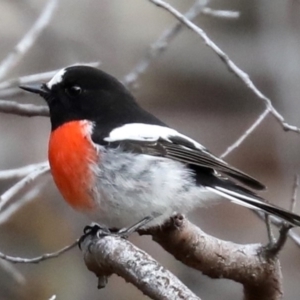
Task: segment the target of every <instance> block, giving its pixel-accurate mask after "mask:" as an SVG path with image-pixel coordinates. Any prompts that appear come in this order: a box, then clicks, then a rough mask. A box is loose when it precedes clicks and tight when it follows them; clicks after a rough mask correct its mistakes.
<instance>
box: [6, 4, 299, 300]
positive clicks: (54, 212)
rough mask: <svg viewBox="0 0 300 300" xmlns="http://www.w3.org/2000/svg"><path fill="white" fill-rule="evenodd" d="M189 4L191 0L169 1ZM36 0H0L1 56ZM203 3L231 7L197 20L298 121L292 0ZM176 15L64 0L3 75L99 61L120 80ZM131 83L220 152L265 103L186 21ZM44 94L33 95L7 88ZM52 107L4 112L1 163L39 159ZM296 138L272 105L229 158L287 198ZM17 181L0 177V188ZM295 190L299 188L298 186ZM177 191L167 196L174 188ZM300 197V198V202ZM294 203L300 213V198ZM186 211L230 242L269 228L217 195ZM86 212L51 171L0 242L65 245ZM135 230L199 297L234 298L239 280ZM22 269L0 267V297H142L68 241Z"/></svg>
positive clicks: (286, 268) (284, 201) (285, 262)
mask: <svg viewBox="0 0 300 300" xmlns="http://www.w3.org/2000/svg"><path fill="white" fill-rule="evenodd" d="M169 2H170V3H171V4H172V5H174V6H175V7H177V8H178V9H179V10H180V11H182V12H185V11H186V10H187V9H188V8H189V7H190V6H191V5H192V4H193V3H194V1H187V0H186V1H180V0H177V1H175V0H172V1H171V0H170V1H169ZM45 4H46V1H44V0H0V24H1V26H0V36H1V43H0V60H2V59H3V58H5V57H6V55H7V54H8V53H9V52H10V51H11V50H12V49H13V47H14V46H15V45H16V44H17V42H18V41H19V40H20V39H21V38H22V37H23V36H24V34H25V33H26V32H27V31H28V30H29V29H30V27H31V26H32V24H33V22H34V20H35V19H36V18H37V17H38V16H39V14H40V12H41V10H42V9H43V7H44V5H45ZM209 7H211V8H215V9H225V10H236V11H239V12H240V17H239V18H238V19H232V20H231V19H220V18H214V17H211V16H205V15H200V16H199V17H197V19H196V20H195V22H196V23H197V24H199V25H200V26H201V27H202V28H203V29H204V30H205V31H206V32H207V33H208V35H209V36H210V37H211V38H212V39H213V40H214V41H215V42H216V43H217V44H218V45H219V46H220V47H221V48H222V49H223V50H224V51H225V52H226V53H228V54H229V56H230V57H231V59H232V60H233V61H234V62H235V63H236V64H237V65H238V66H239V67H240V68H242V69H243V70H245V71H246V72H247V73H248V74H249V75H250V76H251V78H252V79H253V80H254V82H255V84H256V85H257V86H258V88H259V89H260V90H261V91H262V92H263V93H264V94H265V95H267V96H268V97H270V98H271V99H272V102H273V104H274V106H275V107H276V108H277V109H278V110H279V111H280V112H281V113H282V115H283V116H284V117H285V118H286V121H287V122H288V123H290V124H293V125H297V126H298V127H299V126H300V120H299V111H300V101H299V100H300V99H299V95H300V84H299V82H300V81H299V80H300V35H299V32H300V1H299V0H287V1H280V0H273V1H269V0H253V1H247V0H222V1H221V0H214V1H211V2H210V3H209ZM175 22H176V21H175V20H174V18H173V17H171V16H170V15H169V14H168V13H166V12H165V11H163V10H162V9H160V8H158V7H156V6H154V5H153V4H151V3H150V2H149V1H146V0H144V1H136V0H126V1H125V0H109V1H108V0H101V1H100V0H98V1H93V0H86V1H79V0H62V1H60V2H59V7H58V9H57V11H56V12H55V15H54V17H53V20H52V21H51V23H50V25H49V26H48V27H47V29H46V30H45V31H44V32H43V34H42V35H41V36H40V37H39V39H38V40H37V42H36V43H35V45H34V46H33V47H32V48H31V50H30V51H29V52H28V53H27V54H26V55H25V56H24V58H23V59H22V61H21V63H20V64H19V65H18V66H17V67H16V68H14V69H13V70H12V71H11V72H10V74H9V76H7V78H6V79H8V78H14V77H18V76H21V75H28V74H34V73H39V72H44V71H48V70H53V69H57V68H61V67H64V66H66V65H70V64H73V63H76V62H90V61H101V63H102V64H101V68H102V69H103V70H105V71H107V72H109V73H111V74H113V75H114V76H116V77H117V78H119V79H122V78H123V77H124V76H125V75H126V74H127V73H128V72H129V71H131V70H132V68H133V67H134V66H135V64H136V63H137V62H138V61H139V60H140V59H141V58H142V57H143V56H144V55H145V53H146V51H147V50H148V48H149V45H150V44H151V43H153V42H154V41H155V40H156V39H157V38H158V37H159V36H160V35H161V33H162V32H163V30H165V29H166V28H168V27H169V26H171V25H173V24H174V23H175ZM138 84H139V87H138V89H136V90H135V91H134V94H135V96H136V97H137V99H138V102H139V103H140V104H141V105H142V106H143V107H145V108H146V109H148V110H149V111H151V112H152V113H154V114H156V115H157V116H159V117H160V118H161V119H162V120H164V121H165V122H166V123H167V124H169V125H171V126H173V127H175V128H176V129H178V130H179V131H180V132H182V133H185V134H188V135H189V136H190V137H192V138H194V139H196V140H198V141H199V142H201V143H202V144H204V145H206V146H207V147H208V148H209V149H210V150H211V151H212V152H213V153H215V154H217V155H220V154H221V153H223V152H224V151H225V149H226V148H227V147H228V146H229V145H231V144H232V143H233V142H234V141H235V140H236V139H237V138H238V137H239V136H240V135H241V134H242V133H243V132H244V131H245V130H246V129H247V128H248V127H249V126H250V125H251V124H252V123H253V122H254V120H255V119H256V118H257V116H258V115H259V114H260V113H261V112H262V111H263V109H264V105H263V103H262V102H261V101H260V100H259V99H257V98H256V97H255V96H254V95H253V93H252V92H251V91H249V90H248V89H247V88H246V87H245V85H244V84H242V83H241V82H240V81H239V80H238V79H237V78H236V77H235V76H234V75H233V74H231V73H230V72H228V70H227V69H226V67H225V66H224V64H223V63H222V62H221V61H220V59H219V58H218V57H217V56H216V55H215V54H214V53H213V52H212V51H211V50H210V49H209V48H208V47H206V46H205V44H204V43H203V42H202V41H201V40H200V38H199V37H198V36H197V35H196V34H195V33H193V32H192V31H190V30H188V29H186V28H184V29H183V30H182V32H181V33H180V34H179V35H178V36H177V37H176V39H175V40H174V41H173V42H172V43H171V44H170V46H169V47H168V50H167V51H166V52H165V53H164V54H163V55H161V56H160V57H159V58H158V59H156V60H155V61H153V63H152V64H151V66H150V67H149V69H148V71H147V72H146V74H144V75H143V76H142V77H141V78H140V80H139V81H138ZM10 99H12V100H16V101H19V102H22V103H28V102H30V103H35V104H42V103H41V102H40V98H39V97H28V96H26V95H25V96H24V95H22V96H19V97H14V98H12V97H11V98H10ZM49 130H50V123H49V119H48V118H43V117H35V118H25V117H18V116H14V115H5V114H0V136H1V141H0V154H1V155H0V169H1V170H5V169H10V168H16V167H20V166H23V165H26V164H29V163H37V162H40V161H43V160H45V159H46V158H47V142H48V136H49ZM299 150H300V137H299V135H297V134H295V133H292V132H287V133H286V132H284V131H283V130H282V127H281V126H280V125H279V124H278V123H277V122H276V121H275V120H274V118H273V117H272V116H268V117H267V119H266V120H265V121H264V122H263V124H262V125H261V126H260V127H259V128H258V129H257V130H256V131H255V132H254V133H253V134H252V135H251V136H250V137H249V138H248V139H247V140H246V141H245V142H244V143H243V144H242V145H241V146H240V147H239V148H238V149H237V150H235V151H233V152H232V153H231V154H230V155H229V156H228V157H226V160H227V161H228V162H230V163H231V164H232V165H234V166H236V167H238V168H240V169H242V170H244V171H245V172H247V173H249V174H251V175H253V176H254V177H256V178H257V179H259V180H260V181H262V182H264V183H265V184H266V185H267V186H268V190H267V192H265V193H264V194H263V196H264V197H265V198H266V199H268V200H269V201H271V202H273V203H276V204H278V205H280V206H282V207H285V208H288V207H289V204H290V199H291V196H292V185H293V177H294V174H295V173H297V172H299V167H300V155H299ZM13 183H14V181H2V182H0V188H1V192H4V191H5V190H7V189H8V188H9V187H10V186H11V185H12V184H13ZM299 198H300V196H299ZM174 201H175V199H174ZM298 202H300V200H299V201H298ZM296 211H297V212H298V213H300V204H299V203H298V207H297V208H296ZM189 217H190V219H191V220H192V221H193V222H195V223H196V224H197V225H199V226H200V227H201V228H202V229H203V230H205V231H206V232H207V233H209V234H211V235H214V236H216V237H218V238H222V239H226V240H230V241H233V242H237V243H245V244H246V243H255V242H262V243H266V242H267V236H266V228H265V225H264V223H263V222H262V221H261V220H259V219H258V218H257V217H256V216H255V215H254V214H253V213H252V212H251V211H250V210H248V209H245V208H242V207H239V206H237V205H234V204H231V203H228V202H227V201H224V202H223V203H222V204H220V205H218V206H214V207H211V208H209V207H208V208H205V209H201V210H198V211H195V212H193V213H191V214H190V215H189ZM88 223H89V221H88V220H87V219H85V218H84V217H83V216H81V215H79V214H78V213H76V212H74V211H72V210H71V209H70V208H69V207H67V205H66V204H65V203H64V202H63V201H62V197H61V196H60V194H59V193H58V191H57V189H56V187H55V186H54V184H53V182H52V179H51V178H49V181H48V184H47V185H46V186H45V188H44V189H43V190H42V193H41V194H40V195H39V196H38V197H36V198H35V199H34V200H33V201H31V202H30V203H28V204H27V205H26V206H25V207H23V208H22V209H21V210H19V211H18V212H17V213H16V214H14V215H13V217H11V218H10V219H9V220H8V221H7V222H5V223H4V224H1V228H0V240H1V245H0V251H2V252H4V253H7V254H10V255H16V256H22V257H33V256H37V255H40V254H42V253H45V252H51V251H54V250H57V249H59V248H61V247H62V246H64V245H67V244H70V243H71V242H73V240H74V239H75V238H77V237H78V236H80V234H81V232H82V228H83V227H84V225H86V224H88ZM131 241H132V242H133V243H134V244H136V245H137V246H139V247H141V248H142V249H144V250H145V251H147V252H148V253H150V254H151V255H152V256H153V257H154V258H156V259H157V260H158V261H159V262H160V263H162V264H163V265H164V266H165V267H166V268H168V269H169V270H171V271H172V272H173V273H174V274H176V275H177V276H178V277H179V278H180V279H181V280H182V281H183V282H184V283H185V284H186V285H187V286H188V287H189V288H191V289H192V290H193V291H194V292H195V293H196V294H197V295H199V296H200V297H201V299H205V300H214V299H224V300H229V299H242V286H241V285H240V284H237V283H234V282H231V281H228V280H212V279H209V278H207V277H206V276H203V275H202V274H201V273H200V272H197V271H195V270H192V269H189V268H188V267H186V266H184V265H183V264H181V263H179V262H177V261H176V260H175V259H174V258H173V257H172V256H171V255H169V254H168V253H166V252H165V251H164V250H162V249H161V248H160V246H159V245H157V244H155V243H154V242H152V241H151V240H150V238H147V237H139V236H137V235H134V236H132V237H131ZM280 259H281V264H282V272H283V285H284V291H285V297H284V299H287V300H292V299H299V294H300V286H299V278H300V249H299V247H297V246H295V244H294V243H293V242H292V241H290V240H289V241H288V242H287V244H286V247H285V248H284V250H283V251H282V252H281V254H280ZM16 268H17V269H18V270H19V271H20V273H21V274H22V275H23V276H24V277H25V282H24V283H23V284H18V283H16V282H15V281H14V280H13V279H12V277H11V276H10V275H8V274H7V273H6V272H5V271H3V270H2V269H0V299H1V300H2V299H12V300H14V299H22V300H23V299H24V300H25V299H39V300H44V299H49V298H50V297H51V296H52V295H53V294H56V295H57V299H64V300H69V299H70V300H71V299H72V300H79V299H146V298H147V297H146V296H144V295H142V293H141V292H139V291H138V290H137V289H136V288H135V287H133V286H132V285H130V284H128V283H125V282H124V280H123V279H121V278H118V277H116V276H113V277H112V278H111V279H110V280H109V283H108V285H107V287H106V288H105V289H104V290H100V291H99V290H97V281H96V278H95V276H94V274H92V273H90V272H89V271H87V269H86V267H85V265H84V263H83V260H82V256H81V253H80V251H79V250H78V249H73V250H72V251H70V252H68V253H67V254H64V255H62V256H60V257H59V258H56V259H54V260H48V261H45V262H42V263H40V264H38V265H17V266H16Z"/></svg>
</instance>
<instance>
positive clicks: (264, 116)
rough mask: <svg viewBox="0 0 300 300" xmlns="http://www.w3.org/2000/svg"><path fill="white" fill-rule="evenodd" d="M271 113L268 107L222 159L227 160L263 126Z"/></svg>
mask: <svg viewBox="0 0 300 300" xmlns="http://www.w3.org/2000/svg"><path fill="white" fill-rule="evenodd" d="M269 112H270V108H269V107H267V108H266V109H265V110H264V111H263V113H262V114H260V115H259V117H258V118H257V119H256V120H255V122H254V123H253V124H252V125H251V126H250V127H249V128H248V129H247V130H246V131H245V132H244V133H243V134H242V135H241V136H240V137H239V138H238V139H237V140H236V141H235V142H234V143H233V144H232V145H231V146H229V147H228V148H227V149H226V151H225V152H224V153H222V154H221V155H220V158H225V157H226V156H227V155H228V154H229V153H231V152H232V151H233V150H234V149H236V148H238V147H239V146H240V145H241V144H242V143H243V142H244V140H245V139H246V138H247V137H248V136H249V135H250V134H251V133H252V132H253V131H254V130H255V129H256V128H257V127H258V126H259V125H260V124H261V122H262V121H263V120H264V119H265V118H266V117H267V115H268V114H269Z"/></svg>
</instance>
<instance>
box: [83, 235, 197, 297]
mask: <svg viewBox="0 0 300 300" xmlns="http://www.w3.org/2000/svg"><path fill="white" fill-rule="evenodd" d="M81 249H82V251H83V255H84V261H85V264H86V266H87V268H88V269H89V270H90V271H92V272H94V273H95V274H96V276H97V277H98V287H99V288H102V287H104V286H105V284H106V281H107V277H108V276H110V275H111V274H112V273H115V274H117V275H119V276H121V277H123V278H124V279H125V280H126V281H128V282H131V283H132V284H133V285H135V286H136V287H137V288H138V289H140V290H141V291H142V292H143V293H144V294H145V295H147V296H149V297H150V298H151V299H156V300H160V299H189V300H192V299H194V300H196V299H198V300H199V299H200V298H199V297H197V296H196V295H195V294H193V293H192V292H191V291H190V290H189V289H188V288H187V287H186V286H185V285H184V284H183V283H182V282H181V281H180V280H179V279H178V278H177V277H176V276H174V275H173V274H172V273H171V272H169V271H168V270H166V269H165V268H163V267H162V266H161V265H160V264H159V263H158V262H157V261H156V260H154V259H153V258H152V257H151V256H150V255H149V254H147V253H146V252H144V251H142V250H140V249H138V248H137V247H135V246H134V245H133V244H131V243H130V242H129V241H127V240H125V239H122V238H119V237H116V236H105V237H102V238H98V237H96V236H95V235H94V236H88V237H86V238H85V239H84V241H83V242H82V243H81Z"/></svg>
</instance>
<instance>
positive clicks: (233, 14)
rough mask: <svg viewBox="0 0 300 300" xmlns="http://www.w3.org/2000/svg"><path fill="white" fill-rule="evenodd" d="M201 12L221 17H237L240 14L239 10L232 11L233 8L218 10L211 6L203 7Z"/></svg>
mask: <svg viewBox="0 0 300 300" xmlns="http://www.w3.org/2000/svg"><path fill="white" fill-rule="evenodd" d="M201 14H203V15H208V16H211V17H216V18H221V19H224V18H225V19H237V18H239V16H240V13H239V12H238V11H231V10H216V9H211V8H209V7H205V8H203V10H202V11H201Z"/></svg>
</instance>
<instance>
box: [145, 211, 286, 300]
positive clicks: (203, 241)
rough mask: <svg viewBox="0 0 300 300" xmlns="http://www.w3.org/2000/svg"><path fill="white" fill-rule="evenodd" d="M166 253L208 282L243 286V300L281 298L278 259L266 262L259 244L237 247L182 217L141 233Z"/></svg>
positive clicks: (263, 250)
mask: <svg viewBox="0 0 300 300" xmlns="http://www.w3.org/2000/svg"><path fill="white" fill-rule="evenodd" d="M139 232H140V233H141V234H147V235H151V236H152V238H153V240H154V241H156V242H157V243H159V244H160V245H161V246H162V247H163V248H164V249H165V250H166V251H168V252H169V253H171V254H172V255H174V257H175V258H176V259H178V260H179V261H181V262H183V263H184V264H186V265H187V266H189V267H192V268H194V269H197V270H199V271H201V272H202V273H203V274H205V275H207V276H209V277H211V278H227V279H231V280H234V281H236V282H240V283H241V284H243V286H244V294H245V298H244V299H245V300H257V299H260V300H271V299H272V300H279V299H281V298H282V294H283V292H282V284H281V271H280V266H279V262H278V260H277V258H268V259H267V257H266V255H265V247H263V246H262V245H261V244H247V245H238V244H235V243H232V242H228V241H223V240H220V239H217V238H215V237H213V236H210V235H208V234H206V233H205V232H203V231H202V230H201V229H200V228H198V227H197V226H195V225H194V224H192V223H191V222H189V221H188V220H187V219H186V218H184V217H183V216H182V215H177V216H175V217H173V218H171V220H170V221H168V222H166V223H165V224H164V225H163V226H162V227H160V228H152V229H148V230H143V231H142V230H140V231H139Z"/></svg>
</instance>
